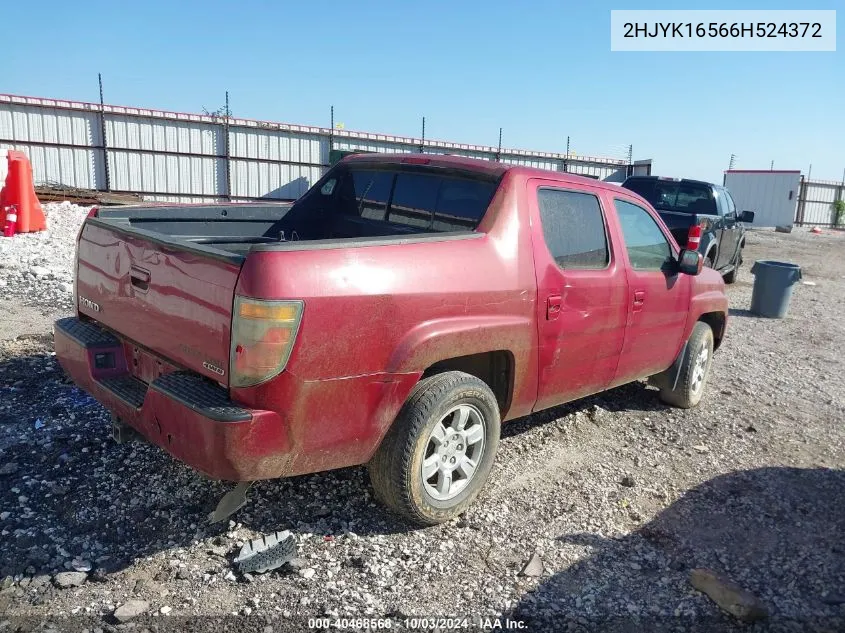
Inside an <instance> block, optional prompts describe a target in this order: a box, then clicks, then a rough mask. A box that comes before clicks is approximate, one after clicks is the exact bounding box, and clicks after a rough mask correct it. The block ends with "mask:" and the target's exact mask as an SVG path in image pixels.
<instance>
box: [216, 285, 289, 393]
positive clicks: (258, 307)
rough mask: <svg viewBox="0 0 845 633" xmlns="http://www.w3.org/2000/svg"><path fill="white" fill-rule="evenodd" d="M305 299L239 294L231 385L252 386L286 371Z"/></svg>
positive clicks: (234, 318) (233, 324)
mask: <svg viewBox="0 0 845 633" xmlns="http://www.w3.org/2000/svg"><path fill="white" fill-rule="evenodd" d="M304 305H305V304H304V303H303V302H302V301H263V300H259V299H248V298H246V297H237V296H236V297H235V309H234V311H233V314H232V347H231V352H230V358H229V361H230V368H229V373H230V375H231V380H230V386H232V387H251V386H253V385H257V384H260V383H262V382H265V381H267V380H270V379H271V378H273V377H274V376H278V375H279V374H280V373H281V372H282V371H284V369H285V366H286V365H287V362H288V359H289V358H290V354H291V351H292V350H293V344H294V341H295V340H296V333H297V331H298V330H299V324H300V322H301V321H302V310H303V307H304Z"/></svg>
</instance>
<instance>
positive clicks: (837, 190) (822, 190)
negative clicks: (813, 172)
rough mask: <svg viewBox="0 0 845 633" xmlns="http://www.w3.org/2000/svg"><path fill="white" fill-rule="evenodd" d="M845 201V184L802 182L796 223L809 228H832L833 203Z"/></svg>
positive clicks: (819, 181)
mask: <svg viewBox="0 0 845 633" xmlns="http://www.w3.org/2000/svg"><path fill="white" fill-rule="evenodd" d="M835 200H845V182H835V181H828V180H806V179H804V178H802V180H801V193H800V195H799V200H798V212H797V218H796V222H797V223H798V224H801V225H808V226H832V225H833V224H834V222H835V214H834V211H833V203H834V201H835Z"/></svg>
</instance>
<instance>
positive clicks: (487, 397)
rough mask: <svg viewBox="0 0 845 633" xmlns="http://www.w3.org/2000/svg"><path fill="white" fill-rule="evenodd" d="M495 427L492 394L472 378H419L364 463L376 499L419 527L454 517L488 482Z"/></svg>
mask: <svg viewBox="0 0 845 633" xmlns="http://www.w3.org/2000/svg"><path fill="white" fill-rule="evenodd" d="M500 425H501V421H500V417H499V406H498V403H497V401H496V397H495V396H494V395H493V392H492V391H491V390H490V387H488V386H487V385H486V384H485V383H484V382H483V381H481V380H479V379H478V378H476V377H475V376H471V375H469V374H465V373H463V372H458V371H450V372H445V373H442V374H436V375H434V376H429V377H427V378H424V379H423V380H421V381H420V382H419V383H418V384H417V386H416V387H414V389H413V391H412V392H411V395H410V396H409V397H408V400H407V401H406V402H405V404H404V406H403V407H402V410H401V411H400V412H399V415H398V417H397V418H396V421H395V422H394V423H393V426H392V427H391V428H390V430H389V431H388V432H387V435H386V436H385V437H384V439H383V440H382V443H381V446H379V448H378V450H377V451H376V454H375V455H374V456H373V458H372V460H370V463H369V464H368V470H369V473H370V481H371V482H372V485H373V489H374V491H375V495H376V498H377V499H378V500H379V501H380V502H381V503H383V504H384V505H385V506H387V507H388V508H389V509H391V510H392V511H393V512H395V513H397V514H399V515H400V516H402V517H403V518H404V519H406V520H408V521H409V522H411V523H415V524H418V525H436V524H438V523H443V522H445V521H449V520H451V519H454V518H455V517H457V516H458V515H460V514H461V513H463V512H464V511H465V510H466V509H467V508H468V507H469V506H470V505H471V504H472V502H473V501H474V500H475V498H476V497H477V496H478V493H479V492H480V490H481V488H482V487H483V486H484V484H485V482H486V481H487V478H488V476H489V474H490V470H491V468H492V466H493V460H494V459H495V456H496V450H497V448H498V446H499V430H500Z"/></svg>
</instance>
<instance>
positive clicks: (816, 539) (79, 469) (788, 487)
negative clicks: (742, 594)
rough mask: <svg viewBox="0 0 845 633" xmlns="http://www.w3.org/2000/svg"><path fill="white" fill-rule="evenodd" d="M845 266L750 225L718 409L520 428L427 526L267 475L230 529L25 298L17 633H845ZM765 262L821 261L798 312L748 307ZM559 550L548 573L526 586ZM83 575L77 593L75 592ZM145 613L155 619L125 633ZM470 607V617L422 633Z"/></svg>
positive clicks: (2, 526)
mask: <svg viewBox="0 0 845 633" xmlns="http://www.w3.org/2000/svg"><path fill="white" fill-rule="evenodd" d="M844 251H845V238H843V237H841V236H840V235H839V234H833V233H828V234H825V235H812V234H810V233H809V232H805V231H796V232H794V233H792V234H789V235H785V234H779V233H774V232H770V231H754V232H752V233H750V234H749V236H748V245H747V248H746V254H745V261H746V264H745V267H744V269H743V270H742V271H741V274H740V277H739V280H738V281H737V283H736V284H734V285H733V286H729V287H728V294H729V297H730V304H731V316H730V319H729V324H728V331H727V336H726V340H725V343H724V345H723V347H722V348H721V349H720V350H719V351H718V352H717V353H716V357H715V361H714V366H713V371H712V375H711V378H710V383H709V385H708V389H707V394H706V396H705V398H704V399H703V401H702V403H701V405H700V406H699V407H698V408H697V409H695V410H690V411H681V410H677V409H672V408H669V407H666V406H665V405H663V404H661V403H660V402H659V400H658V399H657V397H656V392H655V391H654V390H653V389H651V388H649V387H646V386H645V385H644V384H642V383H635V384H631V385H627V386H625V387H621V388H619V389H616V390H614V391H611V392H608V393H605V394H601V395H599V396H595V397H592V398H587V399H585V400H581V401H578V402H575V403H572V404H570V405H567V406H564V407H560V408H558V409H555V410H553V411H548V412H543V413H541V414H538V415H535V416H531V417H529V418H525V419H521V420H518V421H515V422H513V423H511V424H509V425H507V426H506V427H505V429H504V430H503V439H502V443H501V446H500V452H499V455H498V457H497V461H496V465H495V467H494V471H493V475H492V478H491V481H490V482H489V483H488V485H487V487H486V488H485V490H484V492H483V493H482V495H481V496H480V498H479V499H478V501H477V502H476V504H475V505H474V506H473V507H472V508H471V510H470V511H469V512H468V513H467V514H466V515H464V516H463V517H461V518H460V519H459V520H457V521H454V522H452V523H449V524H447V525H443V526H438V527H433V528H428V529H412V528H409V527H408V526H407V525H405V524H403V523H401V522H400V521H398V520H396V519H394V518H393V517H392V516H390V515H389V514H387V513H386V512H385V511H384V510H382V509H381V508H380V507H379V506H377V505H375V503H374V502H373V501H372V499H371V490H370V487H369V482H368V479H367V475H366V471H365V470H364V469H363V468H353V469H347V470H342V471H336V472H332V473H324V474H319V475H312V476H306V477H297V478H292V479H287V480H281V481H273V482H260V483H258V484H256V485H255V486H254V488H253V490H252V491H251V493H250V502H249V504H248V505H247V506H245V507H244V508H243V509H242V510H240V511H239V512H238V513H237V514H236V515H235V516H234V517H233V520H232V521H231V522H229V523H228V524H227V523H224V524H222V525H216V526H209V525H207V524H206V522H205V519H206V514H207V513H208V512H209V511H210V510H211V509H212V508H213V507H214V505H215V504H216V502H217V501H218V499H219V498H220V496H221V495H222V494H223V492H225V491H226V490H227V489H228V487H227V486H226V485H224V484H222V483H220V482H212V481H208V480H205V479H203V478H201V477H200V476H199V475H197V474H196V473H194V472H192V471H191V470H190V469H188V468H187V467H185V466H183V465H182V464H180V463H177V462H175V461H173V460H172V459H171V458H170V457H169V456H167V455H166V454H165V453H163V452H162V451H160V450H158V449H156V448H154V447H150V446H148V445H144V444H129V445H117V444H115V443H113V442H112V441H111V440H110V427H109V423H108V420H109V419H108V416H107V414H106V413H105V411H103V409H102V408H101V407H100V406H99V405H98V404H97V403H96V402H94V401H92V400H91V399H90V398H89V397H87V396H86V395H85V394H83V393H81V392H79V391H78V390H77V389H75V387H73V386H72V385H71V384H69V383H68V382H67V381H66V380H65V379H64V377H63V375H62V372H61V370H60V368H59V367H58V366H57V364H56V363H55V359H54V357H53V356H52V355H51V336H50V325H51V323H52V320H53V319H54V318H56V317H57V316H58V315H60V314H62V312H61V310H57V309H56V308H55V307H53V306H51V305H49V304H45V303H44V302H39V300H38V297H30V298H28V300H25V301H23V300H20V299H18V298H14V299H13V298H11V297H9V296H4V295H0V307H2V309H3V314H4V315H5V319H4V320H5V322H6V324H7V327H5V328H4V329H3V332H2V335H0V336H2V339H3V340H2V342H0V450H1V451H2V459H0V510H1V511H2V512H0V530H2V532H0V534H2V538H0V578H4V577H5V579H4V580H3V581H2V590H0V631H6V630H16V627H23V628H24V629H28V628H32V629H38V630H41V629H43V626H44V623H46V622H52V623H57V624H54V625H55V626H57V627H59V628H60V630H69V629H82V628H87V629H89V630H90V631H96V630H98V629H100V630H103V631H107V630H112V629H116V630H126V629H129V630H133V629H134V630H138V631H142V630H144V629H145V627H146V628H147V629H148V630H153V629H154V627H157V628H158V630H188V629H196V630H222V629H224V628H225V629H229V628H235V627H237V628H239V629H243V630H258V631H267V632H269V631H288V630H292V631H293V630H307V629H308V628H315V626H316V625H317V624H318V623H317V622H309V620H308V618H309V617H310V618H313V617H326V618H329V620H330V621H334V620H338V621H337V622H336V623H337V624H340V625H342V626H341V627H340V628H341V630H343V629H360V628H363V627H364V626H365V622H363V621H358V622H356V621H354V620H353V621H352V622H349V621H345V622H344V621H339V620H340V619H342V618H349V617H353V618H384V617H390V618H392V620H391V623H392V627H391V628H400V627H402V626H405V625H407V626H405V628H416V629H417V630H434V629H435V625H438V624H440V625H444V626H441V627H440V630H448V629H449V628H451V627H450V626H449V625H456V627H457V628H458V629H459V630H460V629H462V628H463V627H462V625H463V624H466V626H467V627H468V628H469V629H473V630H474V629H478V628H485V626H484V625H485V624H488V625H490V626H489V627H486V628H490V627H493V626H495V622H496V620H495V618H508V620H507V621H506V620H499V623H500V624H502V625H506V624H507V623H510V624H512V625H513V624H514V623H516V624H515V625H518V626H521V627H522V628H521V629H520V630H528V631H556V630H567V631H664V630H665V631H682V630H689V631H700V630H714V631H726V630H737V631H739V630H742V631H770V630H771V631H796V632H797V631H842V630H845V539H843V535H845V504H843V500H845V385H844V384H843V378H842V377H843V375H845V360H843V357H845V354H843V351H845V350H843V348H844V347H845V346H844V345H843V340H845V336H844V335H845V321H843V318H842V314H843V303H844V302H845V264H843V261H845V260H843V252H844ZM755 259H774V260H779V261H791V262H794V263H798V264H800V265H801V266H802V270H803V275H804V283H802V284H799V285H797V286H796V287H795V290H794V296H793V299H792V305H791V309H790V312H789V315H788V316H787V318H785V319H783V320H767V319H761V318H758V317H755V316H754V315H752V314H751V313H750V312H749V307H750V298H751V290H752V282H753V277H752V275H751V274H750V272H749V269H750V267H751V264H752V263H753V261H754V260H755ZM0 292H2V289H0ZM284 529H288V530H291V531H292V532H293V534H294V536H295V538H296V541H297V545H298V548H299V554H298V556H299V559H298V560H297V561H296V563H295V565H294V566H293V567H286V568H283V569H281V570H277V571H273V572H269V573H267V574H262V575H256V576H254V577H251V578H247V577H244V576H243V575H241V574H240V573H238V572H237V571H236V570H234V568H233V566H232V560H233V558H234V557H235V555H236V554H237V553H238V551H239V549H240V545H241V544H242V543H243V541H244V540H245V539H248V538H252V537H254V536H258V535H260V534H262V533H267V532H272V531H275V530H284ZM534 555H536V557H537V559H539V561H540V563H541V567H542V571H540V572H539V575H536V576H535V575H531V574H528V575H526V574H523V573H521V572H522V571H523V568H524V567H525V565H526V563H527V562H528V561H529V559H530V558H531V557H532V556H534ZM89 567H90V571H89V570H88V568H89ZM701 567H704V568H709V569H712V570H715V571H717V572H719V573H721V574H724V575H725V576H726V577H729V578H730V579H731V580H732V581H734V582H735V583H737V584H738V585H739V586H741V587H742V588H743V589H745V590H747V591H749V592H751V593H752V594H754V595H755V596H756V597H757V598H758V599H759V600H760V601H761V603H762V604H763V605H764V606H765V609H766V610H767V612H768V617H766V618H765V619H763V620H761V621H759V622H757V623H755V624H751V625H740V624H739V623H737V621H736V620H735V619H733V618H732V617H731V616H729V615H726V614H725V613H724V612H723V611H721V610H720V609H719V608H718V607H717V606H716V605H715V604H714V603H713V602H712V601H711V600H710V599H709V598H708V597H707V596H705V595H704V594H702V593H700V592H698V591H697V590H695V589H694V588H693V587H692V586H691V584H690V581H689V577H690V571H691V570H692V569H695V568H701ZM75 569H79V570H83V571H82V572H80V574H79V575H78V576H76V577H75V581H78V586H69V587H61V586H59V585H61V584H62V583H63V582H66V581H67V577H66V576H61V577H57V576H56V574H57V573H59V572H63V571H74V570H75ZM71 584H73V583H71ZM131 600H140V601H142V604H141V610H142V611H143V613H141V614H140V615H138V616H137V617H135V618H133V619H131V620H130V621H129V622H128V623H125V624H118V622H117V620H115V618H114V615H113V612H114V611H115V609H116V608H117V607H118V606H120V605H122V604H124V603H127V601H131ZM447 615H450V616H456V617H457V618H458V619H457V620H454V621H452V622H440V623H438V622H433V621H410V620H408V621H406V618H412V617H414V616H447ZM464 618H468V619H467V620H465V619H464ZM485 618H488V620H487V621H486V622H485V620H484V619H485ZM4 622H5V624H4ZM380 622H381V624H382V626H385V625H384V621H383V620H381V621H380ZM369 624H372V623H369ZM376 624H378V622H376ZM7 627H8V628H7Z"/></svg>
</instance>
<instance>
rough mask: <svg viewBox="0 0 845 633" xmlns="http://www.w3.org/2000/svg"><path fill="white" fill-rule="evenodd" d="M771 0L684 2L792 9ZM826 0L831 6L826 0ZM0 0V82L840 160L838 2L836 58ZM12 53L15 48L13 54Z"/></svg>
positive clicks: (525, 10) (391, 8) (547, 145)
mask: <svg viewBox="0 0 845 633" xmlns="http://www.w3.org/2000/svg"><path fill="white" fill-rule="evenodd" d="M802 5H803V3H797V2H793V3H787V2H779V1H777V0H767V1H765V2H757V1H746V2H744V3H742V5H741V7H737V6H734V3H732V2H718V1H710V2H700V3H695V4H690V5H688V8H700V9H703V8H708V9H719V8H724V9H727V8H743V9H794V8H802ZM837 5H839V6H838V7H837ZM32 6H33V5H29V4H27V3H20V2H14V3H6V5H5V6H4V8H3V11H2V14H3V15H2V19H3V22H5V23H6V24H7V25H10V26H14V28H6V29H4V36H3V37H4V50H6V51H7V54H6V55H5V56H4V60H3V63H2V64H0V92H6V93H13V94H24V95H32V96H41V97H55V98H67V99H80V100H89V101H95V100H97V98H98V93H97V72H102V73H103V78H104V83H105V93H106V102H107V103H117V104H123V105H138V106H146V107H151V108H160V109H168V110H180V111H201V110H202V108H203V107H206V108H208V109H216V108H218V107H220V106H222V105H223V100H224V91H225V90H227V89H228V90H229V92H230V97H231V107H232V111H233V113H234V114H235V115H236V116H242V117H246V118H259V119H268V120H275V121H286V122H291V123H306V124H315V125H325V126H328V123H329V106H330V105H332V104H333V105H334V106H335V120H336V121H342V122H343V123H344V124H345V125H346V128H347V129H358V130H366V131H377V132H384V133H389V134H400V135H408V136H418V135H419V132H420V119H421V117H422V116H425V117H426V136H427V137H428V138H437V139H443V140H453V141H459V142H465V143H475V144H487V145H495V144H496V142H497V137H498V129H499V127H500V126H501V127H502V128H504V133H503V136H504V138H503V145H505V146H507V147H520V148H528V149H536V150H546V151H564V150H565V148H566V137H567V135H569V136H571V139H572V149H573V150H574V151H576V152H578V153H582V154H590V155H616V156H620V157H621V156H622V155H623V153H624V152H625V148H626V147H627V146H628V144H632V145H633V147H634V158H652V159H654V162H655V171H656V172H657V173H660V174H665V175H669V176H687V177H694V178H704V179H709V180H715V181H718V182H721V178H722V170H724V169H725V168H726V167H727V164H728V160H729V158H730V155H731V154H732V153H733V154H736V155H737V163H736V165H737V167H740V168H745V169H767V168H769V165H770V162H771V161H772V160H774V165H775V168H776V169H778V168H780V169H801V170H802V171H804V172H805V173H806V171H807V168H808V166H809V164H811V163H812V165H813V172H812V173H813V176H814V177H818V178H824V179H830V180H839V179H840V178H842V176H843V169H845V40H843V38H844V37H845V36H843V35H842V33H843V31H845V23H844V22H843V15H845V7H843V5H842V4H841V0H839V1H838V2H836V1H830V0H827V1H818V2H814V3H813V4H812V6H811V7H809V8H813V9H835V8H839V9H840V11H839V15H838V16H837V17H838V18H839V20H838V22H839V24H838V26H839V29H838V31H839V35H838V42H837V48H838V51H837V52H835V53H619V52H615V53H612V52H610V36H609V29H610V10H611V9H612V8H615V9H661V8H663V9H669V8H674V9H678V8H685V4H684V3H682V2H660V1H658V0H653V1H652V2H649V3H645V4H644V3H632V2H624V1H619V2H616V3H613V4H609V3H606V2H601V1H597V0H591V1H590V2H565V1H564V0H557V1H548V2H546V1H530V0H529V1H528V2H523V3H517V2H512V1H508V2H503V1H500V0H488V1H486V2H475V1H471V0H462V1H460V2H456V1H454V0H453V1H451V2H447V1H442V0H426V1H424V2H407V1H395V0H394V1H390V2H388V1H383V2H375V1H368V0H355V1H354V2H351V1H347V2H302V1H300V2H286V1H281V0H280V1H278V2H269V1H268V2H259V1H253V0H241V1H239V2H220V1H219V0H208V1H206V2H191V1H188V0H185V1H184V2H182V1H180V2H174V1H172V0H171V1H168V2H165V1H163V0H148V1H147V2H139V3H123V2H114V1H113V0H109V1H108V2H83V1H82V0H80V1H79V2H67V1H66V0H40V1H39V2H38V3H37V6H38V11H37V15H36V14H35V13H33V11H32ZM8 51H16V52H17V54H16V55H15V56H9V54H8Z"/></svg>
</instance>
